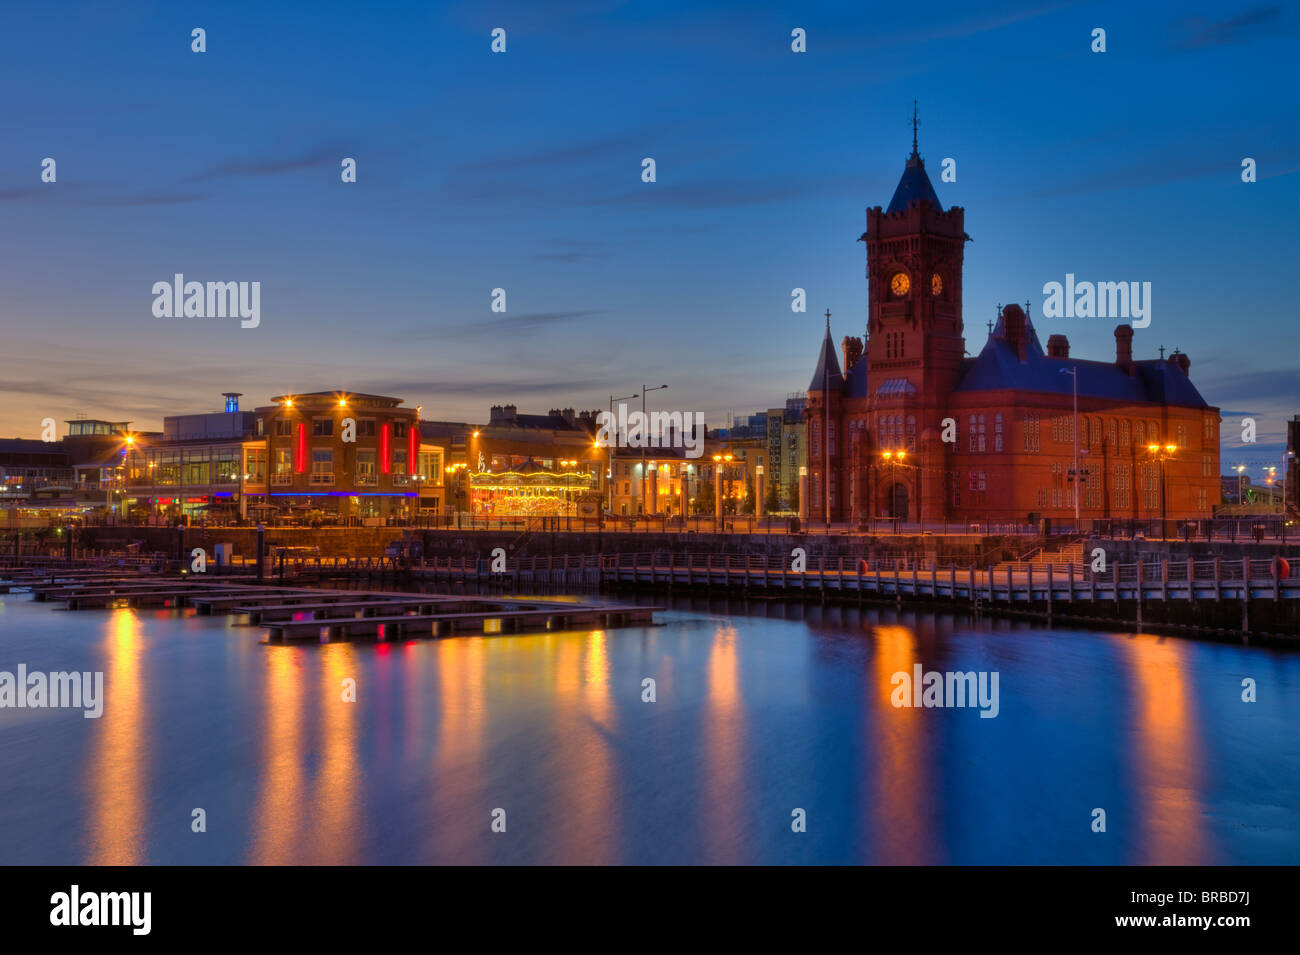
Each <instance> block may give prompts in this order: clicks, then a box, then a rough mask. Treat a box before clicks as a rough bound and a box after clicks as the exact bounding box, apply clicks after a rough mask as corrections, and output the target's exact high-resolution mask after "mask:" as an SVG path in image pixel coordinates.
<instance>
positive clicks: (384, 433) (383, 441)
mask: <svg viewBox="0 0 1300 955" xmlns="http://www.w3.org/2000/svg"><path fill="white" fill-rule="evenodd" d="M391 427H392V425H390V424H389V423H388V422H387V421H385V422H384V425H383V427H381V428H380V429H379V469H380V470H381V471H382V472H383V473H384V474H387V473H388V448H389V440H388V434H389V429H390V428H391Z"/></svg>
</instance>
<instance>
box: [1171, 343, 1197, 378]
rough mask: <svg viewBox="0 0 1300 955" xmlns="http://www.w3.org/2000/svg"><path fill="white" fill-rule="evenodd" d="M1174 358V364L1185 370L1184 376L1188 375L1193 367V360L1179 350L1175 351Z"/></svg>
mask: <svg viewBox="0 0 1300 955" xmlns="http://www.w3.org/2000/svg"><path fill="white" fill-rule="evenodd" d="M1172 357H1173V359H1174V363H1175V364H1176V365H1177V366H1178V367H1179V368H1181V369H1182V370H1183V374H1184V375H1186V374H1187V373H1188V370H1189V369H1190V368H1191V367H1192V360H1191V359H1190V358H1188V357H1187V355H1186V354H1185V353H1184V352H1180V351H1178V350H1177V349H1175V350H1174V354H1173V356H1172Z"/></svg>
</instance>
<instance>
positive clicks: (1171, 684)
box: [1119, 636, 1210, 865]
mask: <svg viewBox="0 0 1300 955" xmlns="http://www.w3.org/2000/svg"><path fill="white" fill-rule="evenodd" d="M1119 639H1123V640H1124V644H1125V646H1126V648H1127V649H1128V651H1129V655H1130V657H1131V661H1132V672H1133V676H1134V680H1135V684H1136V686H1135V689H1136V693H1137V699H1136V700H1135V707H1134V709H1135V712H1134V716H1135V717H1136V720H1137V725H1136V726H1135V729H1136V731H1137V740H1136V747H1135V750H1134V758H1135V765H1134V767H1133V770H1134V777H1135V781H1136V783H1137V787H1136V792H1137V799H1138V804H1139V805H1140V806H1141V810H1140V818H1141V825H1142V831H1143V833H1144V834H1145V836H1146V838H1145V839H1144V840H1142V841H1141V850H1140V856H1141V857H1140V858H1138V859H1136V860H1135V861H1136V862H1137V863H1139V864H1141V865H1205V864H1207V863H1208V862H1209V861H1210V858H1209V854H1208V852H1207V846H1206V840H1207V834H1206V832H1205V830H1204V828H1203V824H1202V820H1203V812H1204V808H1203V807H1202V805H1201V800H1200V792H1201V788H1202V766H1201V761H1200V750H1199V748H1198V746H1197V729H1196V713H1195V711H1194V710H1193V708H1192V700H1191V694H1190V693H1189V690H1188V685H1187V682H1188V648H1187V646H1186V644H1183V643H1180V642H1178V641H1174V640H1162V639H1159V638H1155V637H1146V636H1138V637H1136V638H1130V639H1125V638H1119Z"/></svg>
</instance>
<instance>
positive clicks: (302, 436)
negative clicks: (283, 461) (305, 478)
mask: <svg viewBox="0 0 1300 955" xmlns="http://www.w3.org/2000/svg"><path fill="white" fill-rule="evenodd" d="M293 469H294V470H295V471H297V472H298V473H299V474H301V473H302V472H303V471H305V470H307V425H305V424H304V423H302V422H301V421H300V422H298V453H297V454H296V455H294V461H293Z"/></svg>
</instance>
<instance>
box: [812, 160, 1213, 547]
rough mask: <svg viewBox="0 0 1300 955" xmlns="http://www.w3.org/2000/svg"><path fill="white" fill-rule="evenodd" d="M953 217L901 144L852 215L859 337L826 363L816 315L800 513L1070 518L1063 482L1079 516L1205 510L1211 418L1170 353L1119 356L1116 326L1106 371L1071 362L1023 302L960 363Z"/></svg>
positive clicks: (1121, 343) (1123, 349)
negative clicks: (863, 312) (890, 169)
mask: <svg viewBox="0 0 1300 955" xmlns="http://www.w3.org/2000/svg"><path fill="white" fill-rule="evenodd" d="M964 220H965V211H964V210H963V209H961V208H951V209H947V210H945V209H944V208H943V207H942V205H941V204H940V202H939V198H938V196H937V195H936V194H935V191H934V187H933V186H932V185H931V183H930V180H929V177H928V176H927V175H926V172H925V163H924V161H923V160H922V159H921V157H920V155H919V154H918V153H917V150H916V144H915V142H913V148H912V154H911V156H910V157H909V158H908V160H907V164H906V167H905V168H904V171H903V175H902V178H901V179H900V181H899V183H898V188H897V189H896V190H895V192H894V196H893V199H892V201H891V202H890V204H889V207H888V208H887V209H883V210H882V209H881V208H880V207H879V206H877V207H875V208H872V209H868V210H867V230H866V232H864V233H863V234H862V236H861V237H860V241H862V242H864V243H865V244H866V256H867V288H868V296H867V297H868V303H867V328H866V336H865V338H864V339H863V338H854V337H846V338H844V340H843V352H844V354H843V370H841V363H840V360H839V357H838V356H837V354H836V349H835V346H834V344H833V343H832V338H831V330H830V318H829V315H828V316H827V323H826V332H825V336H824V338H823V340H822V344H821V349H820V351H819V353H818V356H817V362H816V367H815V370H814V372H813V376H812V380H811V382H810V383H809V386H808V406H807V421H808V454H807V458H808V465H807V466H808V469H809V481H808V492H809V498H810V500H809V502H808V504H809V509H808V513H809V514H810V515H811V516H812V517H813V518H814V519H816V520H822V519H824V518H825V517H826V516H829V518H830V519H831V520H836V521H845V520H855V521H860V520H865V519H867V518H869V517H878V516H893V517H897V518H900V519H903V520H912V521H915V520H918V519H920V520H925V521H942V520H965V519H983V518H991V519H995V520H1004V521H1020V522H1023V521H1025V520H1026V519H1027V518H1028V517H1030V516H1031V515H1042V516H1044V517H1056V518H1060V519H1068V520H1072V519H1073V517H1074V513H1075V511H1074V488H1075V487H1079V488H1081V493H1080V495H1079V504H1080V506H1079V511H1080V515H1081V517H1082V518H1084V519H1089V518H1092V519H1107V518H1117V519H1126V518H1143V519H1148V518H1153V517H1154V518H1159V517H1160V516H1161V511H1162V498H1167V503H1166V505H1165V506H1166V507H1167V513H1168V516H1169V517H1170V518H1200V517H1210V516H1211V515H1212V514H1213V510H1214V507H1215V505H1216V504H1217V503H1218V501H1219V497H1220V487H1219V410H1218V409H1217V408H1215V407H1213V406H1211V405H1210V404H1208V403H1207V402H1206V401H1205V399H1204V398H1202V397H1201V394H1200V392H1198V391H1197V389H1196V386H1195V385H1193V384H1192V382H1191V378H1190V376H1189V369H1190V366H1191V361H1190V359H1189V358H1188V357H1187V356H1186V355H1184V354H1181V353H1179V352H1177V351H1175V352H1174V353H1173V354H1172V355H1170V356H1169V357H1167V358H1166V357H1164V356H1163V354H1162V357H1160V358H1159V359H1145V360H1139V359H1135V358H1134V357H1133V329H1132V328H1131V327H1130V326H1128V325H1120V326H1119V327H1117V328H1116V329H1115V357H1114V360H1113V361H1087V360H1081V359H1079V358H1072V357H1071V356H1070V346H1069V342H1068V341H1067V340H1066V338H1065V336H1064V335H1052V336H1051V337H1050V338H1049V340H1048V342H1047V348H1046V349H1044V348H1043V346H1042V345H1041V344H1040V343H1039V339H1038V333H1037V332H1036V331H1035V329H1034V325H1033V323H1032V322H1031V321H1030V318H1029V314H1028V312H1027V310H1026V308H1022V307H1021V306H1019V305H1007V306H1003V307H999V308H998V312H997V316H996V322H990V323H989V331H988V336H987V338H986V340H985V342H984V344H983V347H982V348H981V349H980V351H979V353H978V354H977V355H975V356H974V357H969V358H968V357H966V338H965V337H964V323H963V311H962V284H963V276H962V261H963V257H964V251H965V244H966V242H967V241H968V240H969V238H970V237H969V236H968V235H967V234H966V231H965V221H964ZM1076 383H1077V386H1078V417H1077V425H1078V427H1077V431H1078V434H1077V440H1078V462H1079V471H1080V473H1078V474H1075V473H1074V466H1075V441H1076V433H1075V432H1076V417H1075V414H1074V408H1073V402H1074V398H1073V391H1074V385H1075V384H1076ZM1152 449H1154V450H1152ZM1166 472H1167V474H1166ZM1076 478H1077V479H1078V482H1077V483H1076ZM1162 478H1164V480H1162ZM1162 487H1163V488H1165V489H1167V490H1164V491H1162Z"/></svg>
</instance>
